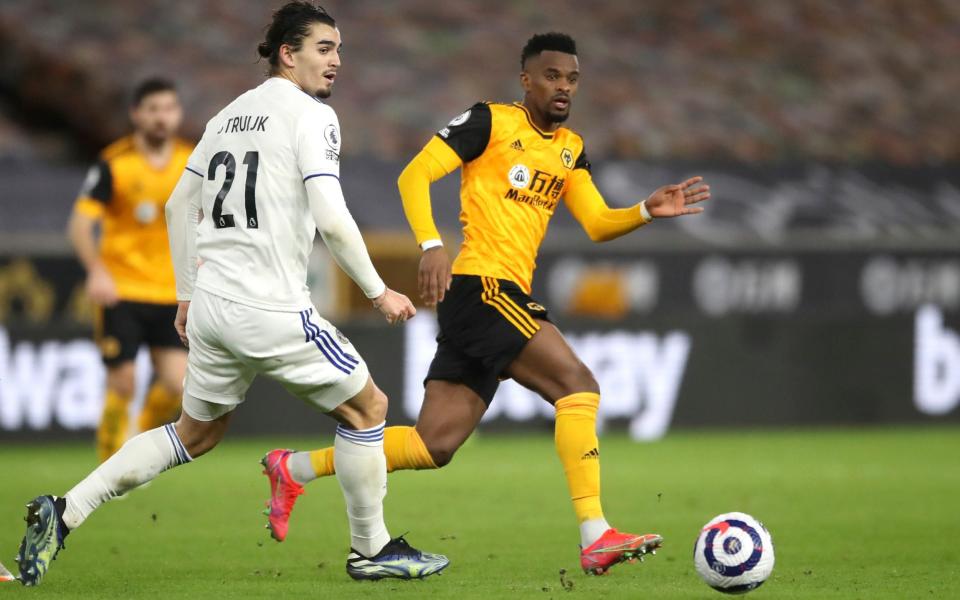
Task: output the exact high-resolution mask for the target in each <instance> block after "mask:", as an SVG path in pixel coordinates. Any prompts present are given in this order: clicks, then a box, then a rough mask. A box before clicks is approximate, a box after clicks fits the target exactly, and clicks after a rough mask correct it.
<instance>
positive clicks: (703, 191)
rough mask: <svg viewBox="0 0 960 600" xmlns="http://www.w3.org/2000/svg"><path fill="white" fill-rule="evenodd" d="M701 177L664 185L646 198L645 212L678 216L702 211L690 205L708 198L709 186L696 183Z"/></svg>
mask: <svg viewBox="0 0 960 600" xmlns="http://www.w3.org/2000/svg"><path fill="white" fill-rule="evenodd" d="M702 181H703V177H691V178H690V179H688V180H686V181H684V182H683V183H680V184H677V185H665V186H663V187H662V188H660V189H658V190H657V191H655V192H654V193H652V194H650V197H649V198H647V200H646V206H647V212H649V213H650V216H651V217H654V218H657V219H660V218H663V217H679V216H681V215H695V214H697V213H702V212H703V208H702V207H700V206H691V205H692V204H696V203H698V202H703V201H704V200H709V199H710V186H709V185H707V184H703V185H698V184H699V183H700V182H702Z"/></svg>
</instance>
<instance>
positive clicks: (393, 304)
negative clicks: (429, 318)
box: [373, 288, 417, 325]
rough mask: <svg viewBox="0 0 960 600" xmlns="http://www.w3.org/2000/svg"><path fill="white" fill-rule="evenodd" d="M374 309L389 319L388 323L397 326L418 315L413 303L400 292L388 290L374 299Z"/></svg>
mask: <svg viewBox="0 0 960 600" xmlns="http://www.w3.org/2000/svg"><path fill="white" fill-rule="evenodd" d="M373 307H374V308H376V309H377V310H379V311H380V313H381V314H383V316H384V317H386V319H387V323H390V324H391V325H396V324H397V323H403V322H404V321H406V320H407V319H409V318H411V317H413V315H415V314H417V309H416V308H414V307H413V302H410V298H407V297H406V296H404V295H403V294H401V293H400V292H396V291H394V290H391V289H390V288H387V289H386V290H384V292H383V294H381V295H380V296H378V297H377V298H374V299H373Z"/></svg>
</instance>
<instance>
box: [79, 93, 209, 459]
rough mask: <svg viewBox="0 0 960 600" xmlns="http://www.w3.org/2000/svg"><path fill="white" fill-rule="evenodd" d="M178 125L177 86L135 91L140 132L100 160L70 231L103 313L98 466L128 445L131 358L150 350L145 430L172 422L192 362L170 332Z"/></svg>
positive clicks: (186, 149)
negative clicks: (171, 209)
mask: <svg viewBox="0 0 960 600" xmlns="http://www.w3.org/2000/svg"><path fill="white" fill-rule="evenodd" d="M181 119H182V111H181V108H180V102H179V100H178V98H177V92H176V89H175V88H174V85H173V84H172V83H171V82H169V81H166V80H163V79H149V80H146V81H144V82H143V83H141V84H140V85H139V86H137V88H136V90H135V91H134V95H133V104H132V107H131V109H130V120H131V121H132V123H133V133H132V134H131V135H129V136H126V137H123V138H120V139H119V140H117V141H115V142H114V143H112V144H110V145H109V146H107V148H106V149H104V150H103V152H101V154H100V160H99V161H98V162H97V164H96V165H94V166H93V167H92V168H91V169H90V172H89V174H88V176H87V180H86V182H85V183H84V185H83V189H82V190H81V192H80V196H79V198H77V202H76V204H75V207H74V211H73V215H72V216H71V219H70V224H69V226H68V233H69V236H70V241H71V242H72V243H73V247H74V249H75V250H76V252H77V257H78V258H79V259H80V262H81V263H83V266H84V268H85V269H86V271H87V283H86V289H87V294H88V295H89V297H90V299H91V300H92V301H93V302H94V304H96V305H97V306H98V313H97V316H96V319H95V337H96V341H97V344H98V346H99V347H100V352H101V355H102V356H103V362H104V363H105V364H106V366H107V390H106V399H105V402H104V405H103V415H102V417H101V419H100V425H99V427H98V429H97V453H98V455H99V457H100V460H101V461H103V460H106V459H107V458H109V457H110V455H112V454H113V453H114V452H116V451H117V449H118V448H119V447H120V446H121V445H123V442H124V441H125V440H126V438H127V434H128V429H129V427H128V412H129V407H130V401H131V399H132V398H133V395H134V383H135V382H134V372H135V368H134V358H135V357H136V355H137V351H138V350H139V348H140V345H141V344H147V345H148V346H149V347H150V358H151V360H152V362H153V367H154V372H155V374H156V381H155V383H154V384H153V386H151V388H150V390H149V392H148V393H147V398H146V402H145V404H144V407H143V410H142V412H141V413H140V417H139V422H138V428H139V430H140V431H146V430H149V429H153V428H154V427H158V426H160V425H162V424H164V423H168V422H169V421H170V420H171V419H172V418H173V417H175V416H176V414H175V413H176V411H177V409H178V408H179V406H180V398H181V396H182V395H183V376H184V372H185V369H186V363H187V358H186V356H187V354H186V351H185V350H184V349H183V346H182V345H181V344H180V339H179V338H178V337H177V333H176V331H175V330H174V328H173V320H174V318H175V317H176V314H177V302H176V300H177V298H176V285H175V282H174V277H173V264H172V262H171V260H170V248H169V245H168V243H167V230H166V220H165V219H164V213H163V204H164V203H165V202H166V201H167V198H168V197H169V196H170V193H171V192H172V191H173V188H174V186H175V185H176V184H177V180H178V179H179V178H180V175H181V173H183V169H184V168H185V167H186V164H187V158H188V157H189V156H190V152H191V151H192V150H193V147H192V145H190V144H188V143H187V142H185V141H183V140H181V139H179V138H177V137H176V131H177V128H178V127H179V126H180V121H181ZM98 224H99V227H100V236H99V245H98V240H97V233H96V229H97V225H98Z"/></svg>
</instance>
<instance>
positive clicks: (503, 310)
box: [489, 296, 536, 339]
mask: <svg viewBox="0 0 960 600" xmlns="http://www.w3.org/2000/svg"><path fill="white" fill-rule="evenodd" d="M489 304H490V305H491V306H493V307H494V308H496V309H497V310H498V311H500V314H502V315H503V316H505V317H506V318H507V320H508V321H510V322H511V323H513V326H514V327H516V328H517V329H519V330H520V333H522V334H523V335H524V337H526V338H528V339H529V338H531V337H533V334H534V333H536V331H530V328H529V327H528V326H527V325H526V324H524V323H522V322H520V321H518V320H517V317H516V315H514V314H513V312H512V311H511V310H510V307H509V305H507V304H506V303H505V302H504V301H503V296H494V297H493V299H492V300H490V302H489Z"/></svg>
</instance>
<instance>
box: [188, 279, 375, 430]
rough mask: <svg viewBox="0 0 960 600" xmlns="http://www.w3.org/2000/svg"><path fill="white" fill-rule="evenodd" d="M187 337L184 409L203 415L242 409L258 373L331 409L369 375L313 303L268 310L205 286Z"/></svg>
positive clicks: (205, 418) (212, 416)
mask: <svg viewBox="0 0 960 600" xmlns="http://www.w3.org/2000/svg"><path fill="white" fill-rule="evenodd" d="M187 339H188V340H189V342H190V352H189V354H188V355H187V376H186V379H185V380H184V386H183V387H184V390H183V391H184V398H183V409H184V411H185V412H186V413H187V414H188V415H190V416H191V417H193V418H195V419H198V420H203V421H209V420H212V419H215V418H217V417H219V416H220V415H223V414H226V413H227V412H230V411H231V410H233V409H234V408H236V407H237V405H239V404H240V403H241V402H243V398H244V396H245V395H246V393H247V389H248V388H249V387H250V384H251V383H252V382H253V378H254V377H255V376H257V375H259V374H263V375H266V376H267V377H270V378H271V379H275V380H277V381H279V382H280V383H281V384H282V385H283V387H285V388H286V389H287V391H289V392H290V393H291V394H293V395H294V396H296V397H297V398H300V399H301V400H303V401H305V402H307V403H308V404H311V405H313V406H315V407H317V408H319V409H320V410H322V411H324V412H329V411H331V410H333V409H334V408H336V407H337V406H339V405H340V404H342V403H343V402H345V401H346V400H348V399H350V398H352V397H353V396H356V395H357V394H358V393H360V390H362V389H363V386H364V385H366V383H367V379H369V377H370V374H369V371H368V370H367V365H366V363H365V362H364V361H363V359H362V358H361V357H360V354H359V353H358V352H357V350H356V348H354V347H353V344H351V343H350V340H348V339H347V338H346V337H345V336H344V335H343V334H342V333H340V331H338V330H337V328H336V327H334V326H333V325H331V324H330V323H329V322H327V321H326V320H325V319H323V318H321V317H320V316H319V315H317V313H316V311H315V310H314V309H313V307H312V306H310V307H307V308H305V309H304V310H302V311H300V313H299V314H298V313H294V312H276V311H268V310H263V309H259V308H253V307H252V306H246V305H244V304H239V303H237V302H233V301H232V300H227V299H226V298H222V297H220V296H216V295H214V294H211V293H209V292H205V291H203V290H199V289H198V290H195V291H194V294H193V299H192V301H191V302H190V312H189V313H188V314H187ZM208 403H209V404H212V405H213V406H210V405H208Z"/></svg>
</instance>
